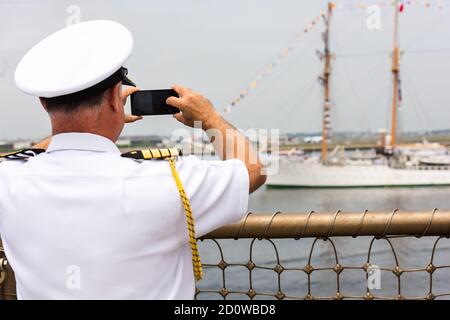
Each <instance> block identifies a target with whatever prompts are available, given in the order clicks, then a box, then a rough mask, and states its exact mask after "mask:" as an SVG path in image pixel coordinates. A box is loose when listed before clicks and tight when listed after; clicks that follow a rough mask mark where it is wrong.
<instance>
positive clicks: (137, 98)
mask: <svg viewBox="0 0 450 320" xmlns="http://www.w3.org/2000/svg"><path fill="white" fill-rule="evenodd" d="M169 97H178V94H177V93H176V92H175V90H172V89H161V90H141V91H137V92H135V93H133V94H132V95H131V114H133V115H136V116H155V115H162V114H175V113H178V112H180V110H179V109H177V108H175V107H172V106H169V105H168V104H166V100H167V98H169Z"/></svg>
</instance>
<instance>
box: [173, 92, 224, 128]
mask: <svg viewBox="0 0 450 320" xmlns="http://www.w3.org/2000/svg"><path fill="white" fill-rule="evenodd" d="M172 89H173V90H175V91H176V92H177V93H178V95H179V96H180V97H179V98H177V97H169V98H168V99H167V101H166V103H167V104H168V105H171V106H173V107H175V108H178V109H180V111H181V112H179V113H176V114H174V115H173V116H174V118H175V119H177V120H178V121H180V122H181V123H182V124H184V125H186V126H189V127H193V126H194V121H200V122H201V123H202V127H203V129H205V130H206V129H209V128H211V123H213V122H215V121H216V119H217V118H220V115H219V113H218V112H217V111H216V110H215V109H214V106H213V105H212V103H211V101H209V100H208V99H206V98H205V97H203V96H202V95H201V94H199V93H196V92H194V91H192V90H191V89H189V88H185V87H182V86H178V85H174V86H172Z"/></svg>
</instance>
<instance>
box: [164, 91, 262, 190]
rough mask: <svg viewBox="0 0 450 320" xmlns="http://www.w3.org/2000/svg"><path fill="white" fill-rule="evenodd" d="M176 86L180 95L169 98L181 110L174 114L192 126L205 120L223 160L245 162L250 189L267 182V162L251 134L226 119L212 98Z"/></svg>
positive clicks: (203, 124)
mask: <svg viewBox="0 0 450 320" xmlns="http://www.w3.org/2000/svg"><path fill="white" fill-rule="evenodd" d="M172 89H173V90H175V91H176V92H177V93H178V95H179V96H180V97H179V98H177V97H170V98H168V99H167V101H166V103H167V104H168V105H171V106H173V107H175V108H178V109H180V111H181V112H179V113H176V114H174V117H175V118H176V119H177V120H178V121H180V122H181V123H183V124H184V125H187V126H190V127H193V126H194V121H201V123H202V128H203V130H205V131H206V134H208V136H209V138H210V140H211V142H212V143H213V145H214V148H215V150H216V151H217V153H218V154H219V156H220V158H221V159H223V160H226V159H239V160H241V161H242V162H244V164H245V166H246V167H247V171H248V175H249V191H250V192H253V191H255V190H256V189H258V188H259V187H260V186H261V185H263V184H264V182H265V181H266V175H265V174H264V173H263V172H262V168H263V165H262V164H261V162H260V161H259V159H258V154H257V152H256V150H254V148H253V146H252V145H251V143H250V141H249V140H248V139H247V137H245V136H244V135H243V134H242V133H240V132H239V131H238V130H236V128H234V127H233V126H232V125H231V124H230V123H228V122H227V121H225V119H223V118H222V117H221V116H220V114H219V113H218V112H217V111H216V110H215V109H214V107H213V105H212V103H211V101H209V100H208V99H206V98H205V97H203V96H202V95H201V94H198V93H196V92H193V91H192V90H191V89H188V88H185V87H182V86H178V85H175V86H172Z"/></svg>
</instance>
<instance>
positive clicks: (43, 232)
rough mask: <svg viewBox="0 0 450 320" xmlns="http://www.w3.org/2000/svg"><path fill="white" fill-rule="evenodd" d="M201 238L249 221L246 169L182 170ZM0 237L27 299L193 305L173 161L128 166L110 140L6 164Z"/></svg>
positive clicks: (59, 143) (78, 139) (0, 180)
mask: <svg viewBox="0 0 450 320" xmlns="http://www.w3.org/2000/svg"><path fill="white" fill-rule="evenodd" d="M177 170H178V172H179V175H180V178H181V180H182V182H183V184H184V187H185V190H186V193H187V195H188V197H189V200H190V202H191V206H192V211H193V214H194V218H195V226H196V235H197V236H202V235H204V234H206V233H208V232H210V231H212V230H214V229H216V228H218V227H220V226H222V225H224V224H228V223H231V222H235V221H237V220H239V219H241V218H242V217H243V216H244V215H245V213H246V210H247V203H248V194H249V192H248V190H249V178H248V172H247V170H246V167H245V165H244V164H243V162H242V161H240V160H228V161H201V160H199V159H198V158H196V157H194V156H188V157H185V158H181V159H179V160H178V161H177ZM0 234H1V236H2V239H3V244H4V247H5V252H6V255H7V257H8V260H9V262H10V264H11V266H12V268H13V269H14V271H15V274H16V281H17V294H18V298H21V299H192V298H193V296H194V287H195V286H194V276H193V268H192V262H191V250H190V247H189V245H188V232H187V224H186V218H185V214H184V211H183V208H182V204H181V201H180V196H179V193H178V190H177V188H176V184H175V181H174V179H173V177H172V173H171V171H170V166H169V163H168V162H167V161H163V160H152V161H144V162H142V163H139V162H137V161H135V160H132V159H128V158H122V157H121V156H120V152H119V150H118V149H117V147H116V146H115V145H114V144H113V143H112V142H111V141H110V140H108V139H106V138H104V137H101V136H97V135H93V134H87V133H66V134H58V135H55V136H54V137H53V138H52V142H51V144H50V146H49V148H48V150H47V152H46V153H43V154H40V155H38V156H36V157H34V158H31V159H30V160H29V161H27V162H23V161H15V160H12V161H4V162H3V163H0Z"/></svg>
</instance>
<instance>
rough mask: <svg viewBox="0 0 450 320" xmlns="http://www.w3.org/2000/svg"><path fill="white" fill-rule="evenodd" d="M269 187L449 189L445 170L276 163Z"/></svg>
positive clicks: (449, 176) (268, 183) (269, 179)
mask: <svg viewBox="0 0 450 320" xmlns="http://www.w3.org/2000/svg"><path fill="white" fill-rule="evenodd" d="M266 184H267V185H268V186H271V187H309V188H351V187H401V186H434V185H450V170H447V169H445V168H442V167H441V168H431V167H428V168H427V169H420V170H419V169H418V168H415V169H393V168H390V167H388V166H385V165H344V166H323V165H321V164H319V163H303V162H280V167H279V171H278V174H276V175H271V176H268V179H267V183H266Z"/></svg>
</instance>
